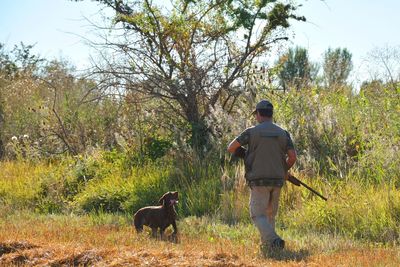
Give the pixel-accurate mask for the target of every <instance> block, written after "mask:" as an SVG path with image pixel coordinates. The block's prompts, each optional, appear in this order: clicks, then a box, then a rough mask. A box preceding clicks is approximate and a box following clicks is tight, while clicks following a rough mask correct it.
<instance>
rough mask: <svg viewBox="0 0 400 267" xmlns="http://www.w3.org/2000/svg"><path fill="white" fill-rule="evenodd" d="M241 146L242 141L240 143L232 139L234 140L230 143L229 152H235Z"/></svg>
mask: <svg viewBox="0 0 400 267" xmlns="http://www.w3.org/2000/svg"><path fill="white" fill-rule="evenodd" d="M239 147H240V143H239V142H238V141H237V140H236V139H234V140H232V142H231V143H230V144H229V145H228V148H227V150H228V152H229V153H231V154H234V153H235V151H236V149H238V148H239Z"/></svg>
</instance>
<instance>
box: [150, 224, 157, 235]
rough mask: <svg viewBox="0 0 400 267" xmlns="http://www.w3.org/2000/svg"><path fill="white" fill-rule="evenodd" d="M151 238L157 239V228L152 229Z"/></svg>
mask: <svg viewBox="0 0 400 267" xmlns="http://www.w3.org/2000/svg"><path fill="white" fill-rule="evenodd" d="M151 236H152V237H154V238H157V227H155V228H151Z"/></svg>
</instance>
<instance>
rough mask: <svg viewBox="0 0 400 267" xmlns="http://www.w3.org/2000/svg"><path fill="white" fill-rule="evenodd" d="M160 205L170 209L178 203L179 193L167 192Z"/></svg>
mask: <svg viewBox="0 0 400 267" xmlns="http://www.w3.org/2000/svg"><path fill="white" fill-rule="evenodd" d="M158 202H159V203H160V205H163V206H166V207H169V206H174V205H175V204H177V203H178V192H176V191H175V192H167V193H165V194H164V195H163V196H162V197H161V198H160V200H159V201H158Z"/></svg>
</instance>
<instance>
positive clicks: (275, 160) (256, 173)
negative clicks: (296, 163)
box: [245, 121, 290, 186]
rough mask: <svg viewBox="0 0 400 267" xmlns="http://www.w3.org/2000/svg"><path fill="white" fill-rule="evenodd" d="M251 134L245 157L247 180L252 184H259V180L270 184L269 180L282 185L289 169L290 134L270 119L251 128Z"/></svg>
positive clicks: (272, 183)
mask: <svg viewBox="0 0 400 267" xmlns="http://www.w3.org/2000/svg"><path fill="white" fill-rule="evenodd" d="M249 134H250V137H249V144H248V150H247V154H246V157H245V167H246V179H247V181H248V182H249V184H250V185H251V184H255V185H257V181H266V182H267V184H268V180H269V181H270V185H275V186H282V185H283V179H284V176H285V173H286V171H287V166H286V154H287V150H288V142H289V140H290V137H289V134H288V133H287V132H286V131H285V130H284V129H282V128H281V127H279V126H278V125H276V124H274V123H272V122H270V121H266V122H263V123H260V124H258V125H257V126H254V127H252V128H250V129H249ZM252 181H253V183H252ZM267 184H265V185H267ZM260 185H264V184H260ZM268 185H269V184H268Z"/></svg>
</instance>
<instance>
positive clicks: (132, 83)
mask: <svg viewBox="0 0 400 267" xmlns="http://www.w3.org/2000/svg"><path fill="white" fill-rule="evenodd" d="M97 2H100V3H102V4H104V5H105V6H107V7H109V8H111V9H112V10H113V11H115V16H114V18H113V25H112V26H111V29H109V30H108V32H109V33H111V34H115V35H113V36H111V37H110V36H107V37H106V38H104V43H103V44H102V45H104V48H110V49H112V55H113V57H111V56H109V55H107V54H103V59H104V60H105V62H106V65H105V66H104V65H102V66H100V64H98V65H97V66H96V72H97V73H102V74H103V75H105V76H107V77H108V80H109V81H112V84H113V85H114V86H119V87H123V88H125V89H126V90H128V91H129V90H131V91H136V92H140V93H143V94H146V95H148V96H151V97H152V98H153V99H158V100H159V105H162V106H163V107H164V110H165V107H167V108H168V110H169V111H168V116H178V117H180V118H181V119H182V120H184V121H186V122H187V125H189V132H190V143H191V144H192V145H193V146H194V147H195V148H204V146H206V145H207V143H208V140H209V139H208V134H209V132H210V128H209V126H208V125H207V123H206V121H207V119H209V117H210V114H211V111H212V109H213V108H215V106H216V105H218V104H221V105H222V106H223V108H224V109H225V108H226V106H227V105H229V104H231V103H232V102H234V101H235V99H236V98H237V97H239V95H240V94H242V93H243V92H245V91H246V88H244V87H245V86H244V85H243V84H245V83H244V82H242V81H243V80H244V79H246V77H245V73H246V71H245V70H246V69H247V68H249V67H250V66H251V64H252V62H253V61H254V59H256V58H259V57H261V56H262V55H265V54H266V53H268V51H269V50H270V47H271V46H273V45H275V44H276V43H277V42H279V41H282V40H287V39H288V38H287V36H286V33H285V29H286V28H288V27H289V26H290V24H289V22H290V19H293V20H305V19H304V17H300V16H297V15H295V13H294V12H295V11H296V8H297V6H296V5H294V4H292V3H289V4H286V2H284V1H276V0H261V1H260V0H258V1H239V0H207V1H197V0H176V1H172V2H171V3H165V2H164V1H159V2H157V4H155V3H154V2H152V1H148V0H145V1H124V0H97ZM112 58H114V59H115V60H113V59H112ZM238 84H239V85H241V86H239V90H238ZM160 115H162V114H160Z"/></svg>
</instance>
